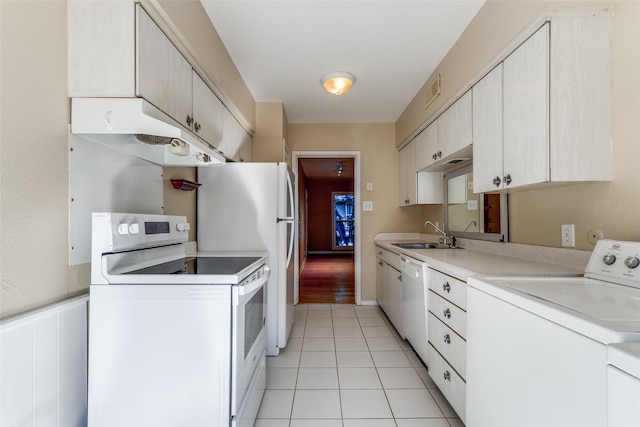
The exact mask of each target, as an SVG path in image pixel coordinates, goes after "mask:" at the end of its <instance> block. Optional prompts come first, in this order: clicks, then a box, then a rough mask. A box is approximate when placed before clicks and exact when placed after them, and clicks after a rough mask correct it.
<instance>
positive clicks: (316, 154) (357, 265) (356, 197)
mask: <svg viewBox="0 0 640 427" xmlns="http://www.w3.org/2000/svg"><path fill="white" fill-rule="evenodd" d="M345 157H350V158H352V159H353V204H354V207H353V208H354V211H355V216H356V220H355V224H354V226H355V233H356V239H355V242H354V247H353V263H354V273H355V277H354V279H355V284H354V286H355V297H356V298H355V300H356V304H357V305H361V304H362V296H361V289H362V286H361V285H362V283H361V278H362V274H361V265H362V251H361V250H360V240H361V239H360V237H361V236H362V231H361V224H362V218H361V215H362V212H361V209H360V152H359V151H293V152H292V153H291V164H292V166H293V167H292V169H294V171H293V173H294V174H295V176H296V190H295V197H294V200H295V210H296V216H297V214H298V211H299V202H300V201H299V200H298V186H299V185H300V179H299V177H298V160H300V159H305V158H309V159H313V158H329V159H330V158H345ZM294 232H295V233H296V236H298V235H299V233H300V230H299V224H298V222H297V221H296V224H295V230H294ZM299 245H300V242H299V239H295V250H294V261H295V263H294V282H293V283H294V285H293V302H294V304H298V302H299V296H300V294H299V286H300V280H299V279H300V259H299V253H300V248H299Z"/></svg>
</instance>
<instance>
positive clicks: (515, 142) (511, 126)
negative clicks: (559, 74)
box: [474, 24, 549, 187]
mask: <svg viewBox="0 0 640 427" xmlns="http://www.w3.org/2000/svg"><path fill="white" fill-rule="evenodd" d="M548 70H549V24H545V25H544V26H543V27H542V28H540V29H539V30H538V31H537V32H536V33H535V34H534V35H533V36H531V37H530V38H529V39H528V40H527V41H526V42H524V43H523V44H522V45H521V46H520V47H519V48H518V49H516V50H515V51H514V52H513V53H512V54H511V55H509V56H508V57H507V58H506V59H505V60H504V63H503V74H504V77H503V78H504V93H503V102H504V104H503V105H504V142H503V150H504V166H503V171H504V176H503V181H504V183H503V184H504V185H505V187H510V186H512V187H519V186H524V185H530V184H534V183H539V182H546V181H548V177H549V151H548V150H549V149H548V147H549V139H548V138H549V131H548V129H549V126H548V123H549V86H548V83H549V79H548ZM474 179H475V178H474Z"/></svg>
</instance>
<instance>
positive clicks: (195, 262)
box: [127, 256, 260, 275]
mask: <svg viewBox="0 0 640 427" xmlns="http://www.w3.org/2000/svg"><path fill="white" fill-rule="evenodd" d="M259 259H260V257H245V256H240V257H235V256H230V257H216V256H212V257H187V258H181V259H177V260H174V261H169V262H165V263H162V264H158V265H154V266H151V267H146V268H142V269H140V270H134V271H130V272H128V273H127V274H210V275H212V274H236V273H239V272H241V271H242V270H244V269H245V268H247V267H249V266H250V265H251V264H253V263H254V262H256V261H258V260H259Z"/></svg>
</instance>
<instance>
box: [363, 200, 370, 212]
mask: <svg viewBox="0 0 640 427" xmlns="http://www.w3.org/2000/svg"><path fill="white" fill-rule="evenodd" d="M362 210H363V211H365V212H370V211H372V210H373V202H371V201H363V202H362Z"/></svg>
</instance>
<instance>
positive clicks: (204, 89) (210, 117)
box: [191, 71, 225, 150]
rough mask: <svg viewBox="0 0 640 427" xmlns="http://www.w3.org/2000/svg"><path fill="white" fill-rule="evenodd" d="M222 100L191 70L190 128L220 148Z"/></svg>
mask: <svg viewBox="0 0 640 427" xmlns="http://www.w3.org/2000/svg"><path fill="white" fill-rule="evenodd" d="M223 110H225V108H224V106H223V105H222V102H221V101H220V100H219V99H218V97H217V96H216V94H215V93H213V91H212V90H211V89H210V88H209V86H207V85H206V84H205V82H204V81H203V80H202V78H200V76H199V75H198V74H196V72H195V71H194V72H193V124H192V126H191V128H192V129H193V131H194V132H195V133H196V135H198V136H199V137H200V138H202V139H204V140H205V141H207V142H209V143H210V144H212V145H214V146H216V147H217V148H218V150H221V148H220V142H221V140H222V111H223Z"/></svg>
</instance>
